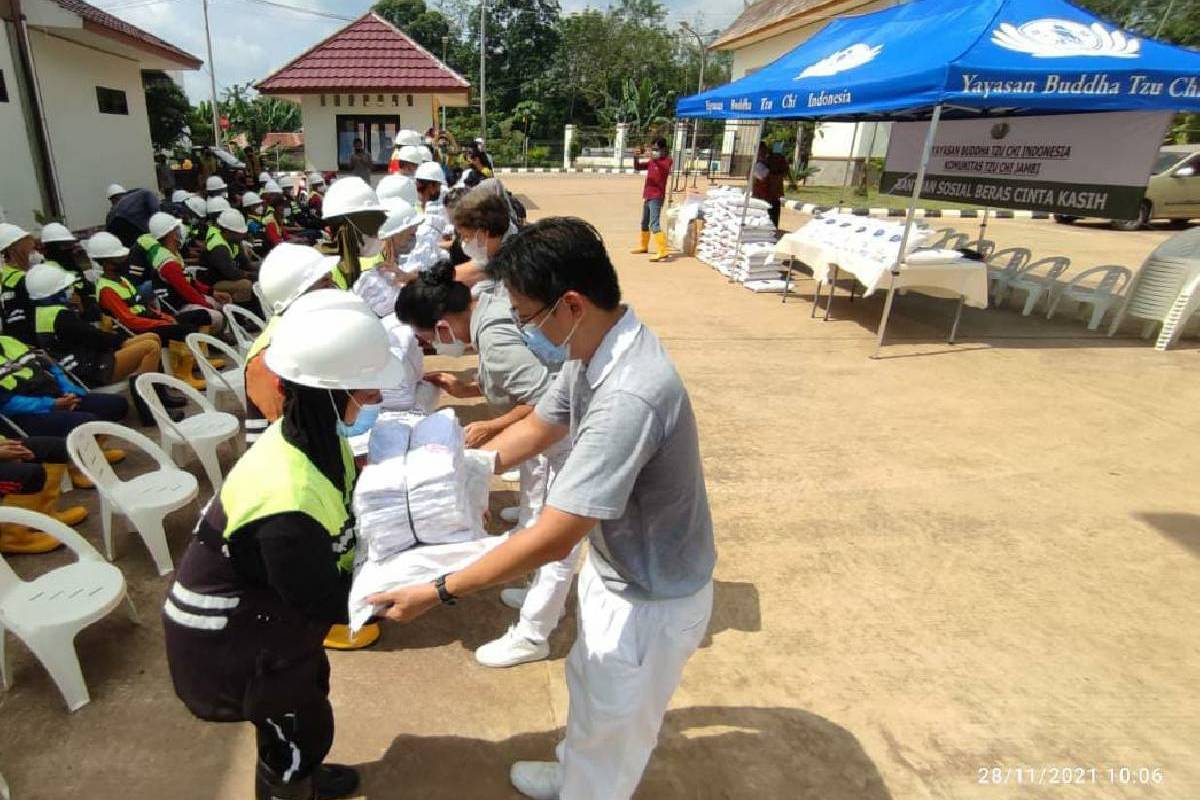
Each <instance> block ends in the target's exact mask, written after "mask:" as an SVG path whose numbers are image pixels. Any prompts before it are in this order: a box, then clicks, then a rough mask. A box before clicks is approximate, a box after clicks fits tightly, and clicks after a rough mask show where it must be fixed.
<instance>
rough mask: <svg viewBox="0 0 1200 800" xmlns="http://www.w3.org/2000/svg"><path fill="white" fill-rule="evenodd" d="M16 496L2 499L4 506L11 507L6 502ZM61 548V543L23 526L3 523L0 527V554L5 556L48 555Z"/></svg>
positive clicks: (45, 534)
mask: <svg viewBox="0 0 1200 800" xmlns="http://www.w3.org/2000/svg"><path fill="white" fill-rule="evenodd" d="M17 496H18V495H13V494H10V495H9V496H8V497H6V498H4V505H12V503H9V502H8V501H9V500H10V499H11V498H13V497H17ZM60 547H62V542H60V541H59V540H58V539H55V538H54V537H53V536H51V535H50V534H48V533H42V532H41V531H35V530H34V529H33V528H26V527H25V526H24V525H14V524H12V523H7V522H6V523H4V524H3V525H0V553H4V554H5V555H35V554H37V553H49V552H50V551H51V550H57V549H58V548H60Z"/></svg>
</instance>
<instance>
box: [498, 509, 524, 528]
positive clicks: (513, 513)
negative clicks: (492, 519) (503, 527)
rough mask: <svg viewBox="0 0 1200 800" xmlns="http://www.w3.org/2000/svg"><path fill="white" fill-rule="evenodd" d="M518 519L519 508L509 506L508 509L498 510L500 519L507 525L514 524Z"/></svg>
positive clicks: (519, 515)
mask: <svg viewBox="0 0 1200 800" xmlns="http://www.w3.org/2000/svg"><path fill="white" fill-rule="evenodd" d="M520 518H521V507H520V506H509V507H508V508H502V509H500V519H502V520H504V521H505V522H507V523H508V524H509V525H513V524H515V523H516V521H517V520H519V519H520Z"/></svg>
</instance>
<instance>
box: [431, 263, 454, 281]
mask: <svg viewBox="0 0 1200 800" xmlns="http://www.w3.org/2000/svg"><path fill="white" fill-rule="evenodd" d="M424 277H425V282H426V283H428V284H429V285H430V286H449V285H450V284H452V283H454V265H453V264H451V263H450V262H448V261H441V262H439V263H437V264H434V265H433V266H432V267H430V268H429V269H428V270H426V271H425V276H424Z"/></svg>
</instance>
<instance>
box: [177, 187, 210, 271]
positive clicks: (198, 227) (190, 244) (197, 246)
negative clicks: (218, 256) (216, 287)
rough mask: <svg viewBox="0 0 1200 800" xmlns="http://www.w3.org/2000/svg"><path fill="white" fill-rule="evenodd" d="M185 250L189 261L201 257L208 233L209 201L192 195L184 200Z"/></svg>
mask: <svg viewBox="0 0 1200 800" xmlns="http://www.w3.org/2000/svg"><path fill="white" fill-rule="evenodd" d="M183 221H184V224H185V227H184V229H183V252H184V253H185V254H187V257H188V259H189V261H194V260H196V259H199V258H200V253H201V252H202V251H203V250H204V241H205V237H206V236H207V235H208V201H206V200H205V199H204V198H203V197H199V196H197V195H192V196H191V197H189V198H188V199H187V200H184V201H183Z"/></svg>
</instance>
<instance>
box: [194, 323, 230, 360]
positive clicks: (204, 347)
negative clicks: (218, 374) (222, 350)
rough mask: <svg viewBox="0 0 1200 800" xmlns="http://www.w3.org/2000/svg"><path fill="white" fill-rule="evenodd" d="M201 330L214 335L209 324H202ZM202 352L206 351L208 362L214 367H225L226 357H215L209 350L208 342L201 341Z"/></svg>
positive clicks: (205, 355)
mask: <svg viewBox="0 0 1200 800" xmlns="http://www.w3.org/2000/svg"><path fill="white" fill-rule="evenodd" d="M200 332H201V333H207V334H209V335H212V327H210V326H208V325H204V326H201V328H200ZM200 352H201V353H204V357H205V358H207V359H208V363H210V364H212V365H213V369H225V365H226V361H225V359H224V358H221V357H220V356H216V357H214V356H213V355H212V353H210V352H209V350H208V342H200Z"/></svg>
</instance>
